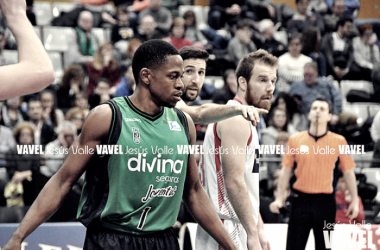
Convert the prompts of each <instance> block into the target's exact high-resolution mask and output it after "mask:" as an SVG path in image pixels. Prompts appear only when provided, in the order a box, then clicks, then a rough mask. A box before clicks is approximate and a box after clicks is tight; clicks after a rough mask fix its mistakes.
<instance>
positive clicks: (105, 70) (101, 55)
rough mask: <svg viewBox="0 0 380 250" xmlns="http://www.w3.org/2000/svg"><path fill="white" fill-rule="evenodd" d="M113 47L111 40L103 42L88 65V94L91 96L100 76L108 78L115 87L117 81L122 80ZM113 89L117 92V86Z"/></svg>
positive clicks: (111, 85)
mask: <svg viewBox="0 0 380 250" xmlns="http://www.w3.org/2000/svg"><path fill="white" fill-rule="evenodd" d="M112 48H113V47H112V44H111V43H109V42H103V43H101V44H100V46H99V48H98V50H97V52H96V55H95V58H94V61H92V62H90V63H89V64H88V65H87V73H88V85H87V94H88V95H89V96H90V95H91V94H92V92H93V91H94V88H95V83H96V81H97V80H98V79H99V78H107V79H108V80H109V82H110V88H112V87H114V86H115V85H116V83H118V82H119V81H120V71H119V66H118V64H117V62H116V60H115V59H114V58H113V55H112ZM113 90H114V91H113V93H115V91H116V88H113ZM111 92H112V90H111Z"/></svg>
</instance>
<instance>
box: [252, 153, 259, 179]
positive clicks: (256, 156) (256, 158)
mask: <svg viewBox="0 0 380 250" xmlns="http://www.w3.org/2000/svg"><path fill="white" fill-rule="evenodd" d="M259 158H260V155H259V149H257V148H256V149H255V161H254V163H253V168H252V173H258V172H259V166H260V159H259Z"/></svg>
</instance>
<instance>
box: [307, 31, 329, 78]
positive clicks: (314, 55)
mask: <svg viewBox="0 0 380 250" xmlns="http://www.w3.org/2000/svg"><path fill="white" fill-rule="evenodd" d="M321 38H322V37H321V32H320V30H319V29H318V27H307V28H306V29H305V30H304V31H303V32H302V40H303V48H302V54H304V55H307V56H309V57H310V58H311V59H313V61H314V62H316V63H317V64H318V69H319V72H318V73H319V76H327V65H326V57H325V55H324V54H323V53H321V52H320V47H321Z"/></svg>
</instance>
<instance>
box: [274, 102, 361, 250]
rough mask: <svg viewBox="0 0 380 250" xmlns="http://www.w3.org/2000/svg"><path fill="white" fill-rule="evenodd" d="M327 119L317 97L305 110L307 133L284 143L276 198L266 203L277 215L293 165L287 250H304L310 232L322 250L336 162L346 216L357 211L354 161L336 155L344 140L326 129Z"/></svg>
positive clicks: (332, 217)
mask: <svg viewBox="0 0 380 250" xmlns="http://www.w3.org/2000/svg"><path fill="white" fill-rule="evenodd" d="M331 116H332V115H331V113H330V106H329V103H328V102H327V101H326V100H325V99H322V98H317V99H316V100H315V101H314V102H313V103H312V104H311V108H310V111H309V116H308V118H309V120H310V127H309V130H308V131H303V132H300V133H297V134H295V135H293V136H291V137H290V138H289V141H288V152H287V154H286V155H285V156H284V159H283V161H282V169H281V174H280V179H279V195H278V196H277V197H278V198H276V200H275V201H274V202H272V203H271V204H270V210H271V211H272V212H273V213H279V209H280V208H281V207H283V205H284V200H282V199H281V197H284V195H283V194H284V192H285V190H286V189H287V187H288V183H289V180H290V176H291V173H292V169H293V168H294V167H295V166H296V167H295V171H294V173H295V176H296V181H295V182H294V184H293V191H294V195H293V200H292V208H291V212H290V218H289V225H288V235H287V245H286V249H287V250H301V249H305V247H306V243H307V240H308V237H309V233H310V229H313V232H314V238H315V249H316V250H321V249H326V247H325V242H324V236H323V231H324V230H328V229H333V223H335V213H336V202H335V196H334V187H333V172H334V168H335V165H336V163H339V165H340V169H341V170H342V172H343V176H344V178H345V180H346V183H347V187H348V189H349V191H350V193H351V194H352V203H351V205H350V206H349V208H348V211H347V215H348V217H349V218H350V219H354V218H356V217H357V215H358V212H359V201H358V192H357V186H356V178H355V174H354V171H353V168H355V162H354V160H353V158H352V156H350V155H347V154H340V152H339V145H347V142H346V139H345V138H344V137H343V136H341V135H338V134H335V133H332V132H330V131H328V130H327V124H328V122H329V121H330V119H331Z"/></svg>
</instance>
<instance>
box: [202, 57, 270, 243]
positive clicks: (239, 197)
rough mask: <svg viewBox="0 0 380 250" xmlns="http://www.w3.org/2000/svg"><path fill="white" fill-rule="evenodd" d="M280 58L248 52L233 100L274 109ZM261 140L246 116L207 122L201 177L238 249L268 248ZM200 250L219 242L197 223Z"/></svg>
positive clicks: (238, 102)
mask: <svg viewBox="0 0 380 250" xmlns="http://www.w3.org/2000/svg"><path fill="white" fill-rule="evenodd" d="M276 70H277V58H276V57H275V56H273V55H271V54H269V53H268V52H266V51H265V50H258V51H256V52H253V53H250V54H248V55H246V56H245V57H244V58H243V59H242V60H241V61H240V63H239V65H238V67H237V69H236V77H237V80H238V91H237V93H236V96H235V98H234V99H233V100H230V101H229V102H228V104H229V105H235V106H241V105H253V106H255V107H258V108H262V109H266V110H269V109H270V107H271V99H272V97H273V91H274V89H275V82H276V80H277V76H276ZM258 157H259V141H258V135H257V131H256V128H255V127H254V126H253V125H252V123H251V122H249V121H247V120H245V119H244V118H243V117H241V116H235V117H232V118H230V119H227V120H223V121H221V122H218V123H214V124H211V125H210V126H208V129H207V131H206V135H205V140H204V144H203V154H202V157H201V163H200V172H201V173H200V175H201V182H202V184H203V186H204V188H205V190H206V192H207V193H208V195H209V196H210V199H211V202H212V203H213V205H214V208H215V209H216V211H217V213H218V215H219V218H220V219H221V220H222V222H223V224H224V226H225V228H226V229H227V231H228V232H229V234H230V237H231V239H232V240H233V241H234V243H235V245H236V246H237V247H238V248H239V249H249V250H252V249H255V250H260V249H264V250H269V249H270V246H269V242H268V239H267V237H266V234H265V232H264V228H263V221H262V219H261V216H260V214H259V159H258ZM196 246H197V249H208V250H214V249H215V250H217V249H220V246H219V244H218V243H217V242H216V241H215V240H213V239H212V238H211V237H209V236H208V235H207V233H206V232H205V231H204V230H203V229H201V228H198V231H197V238H196Z"/></svg>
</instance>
